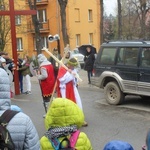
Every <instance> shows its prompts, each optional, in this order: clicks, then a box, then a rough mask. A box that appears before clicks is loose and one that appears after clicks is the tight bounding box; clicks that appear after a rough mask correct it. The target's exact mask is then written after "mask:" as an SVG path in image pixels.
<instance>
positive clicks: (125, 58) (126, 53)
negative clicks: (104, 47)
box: [117, 47, 138, 66]
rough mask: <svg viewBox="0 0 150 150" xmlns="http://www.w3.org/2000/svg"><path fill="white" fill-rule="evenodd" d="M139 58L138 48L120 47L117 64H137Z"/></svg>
mask: <svg viewBox="0 0 150 150" xmlns="http://www.w3.org/2000/svg"><path fill="white" fill-rule="evenodd" d="M137 58H138V48H133V47H131V48H130V47H129V48H120V50H119V54H118V58H117V64H119V65H129V66H136V65H137Z"/></svg>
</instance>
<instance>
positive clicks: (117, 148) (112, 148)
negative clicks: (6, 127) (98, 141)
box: [103, 140, 134, 150]
mask: <svg viewBox="0 0 150 150" xmlns="http://www.w3.org/2000/svg"><path fill="white" fill-rule="evenodd" d="M103 150H134V149H133V147H132V146H131V145H130V144H129V143H127V142H125V141H119V140H114V141H110V142H108V143H107V144H106V145H105V147H104V149H103Z"/></svg>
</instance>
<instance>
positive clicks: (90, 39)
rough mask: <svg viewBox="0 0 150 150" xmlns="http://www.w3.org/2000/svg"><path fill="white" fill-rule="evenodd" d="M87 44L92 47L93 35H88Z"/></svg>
mask: <svg viewBox="0 0 150 150" xmlns="http://www.w3.org/2000/svg"><path fill="white" fill-rule="evenodd" d="M89 44H91V45H93V33H89Z"/></svg>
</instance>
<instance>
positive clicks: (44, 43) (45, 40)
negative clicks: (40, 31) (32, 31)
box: [41, 36, 48, 48]
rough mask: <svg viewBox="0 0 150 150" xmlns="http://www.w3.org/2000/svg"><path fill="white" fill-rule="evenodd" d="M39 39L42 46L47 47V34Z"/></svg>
mask: <svg viewBox="0 0 150 150" xmlns="http://www.w3.org/2000/svg"><path fill="white" fill-rule="evenodd" d="M41 41H42V47H46V48H48V39H47V36H43V37H41Z"/></svg>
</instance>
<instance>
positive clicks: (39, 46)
mask: <svg viewBox="0 0 150 150" xmlns="http://www.w3.org/2000/svg"><path fill="white" fill-rule="evenodd" d="M28 4H29V7H30V9H31V10H37V9H36V0H34V1H33V0H28ZM32 22H33V25H34V29H35V42H36V49H37V54H40V53H41V50H42V40H41V35H40V23H39V21H38V18H37V15H32Z"/></svg>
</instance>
